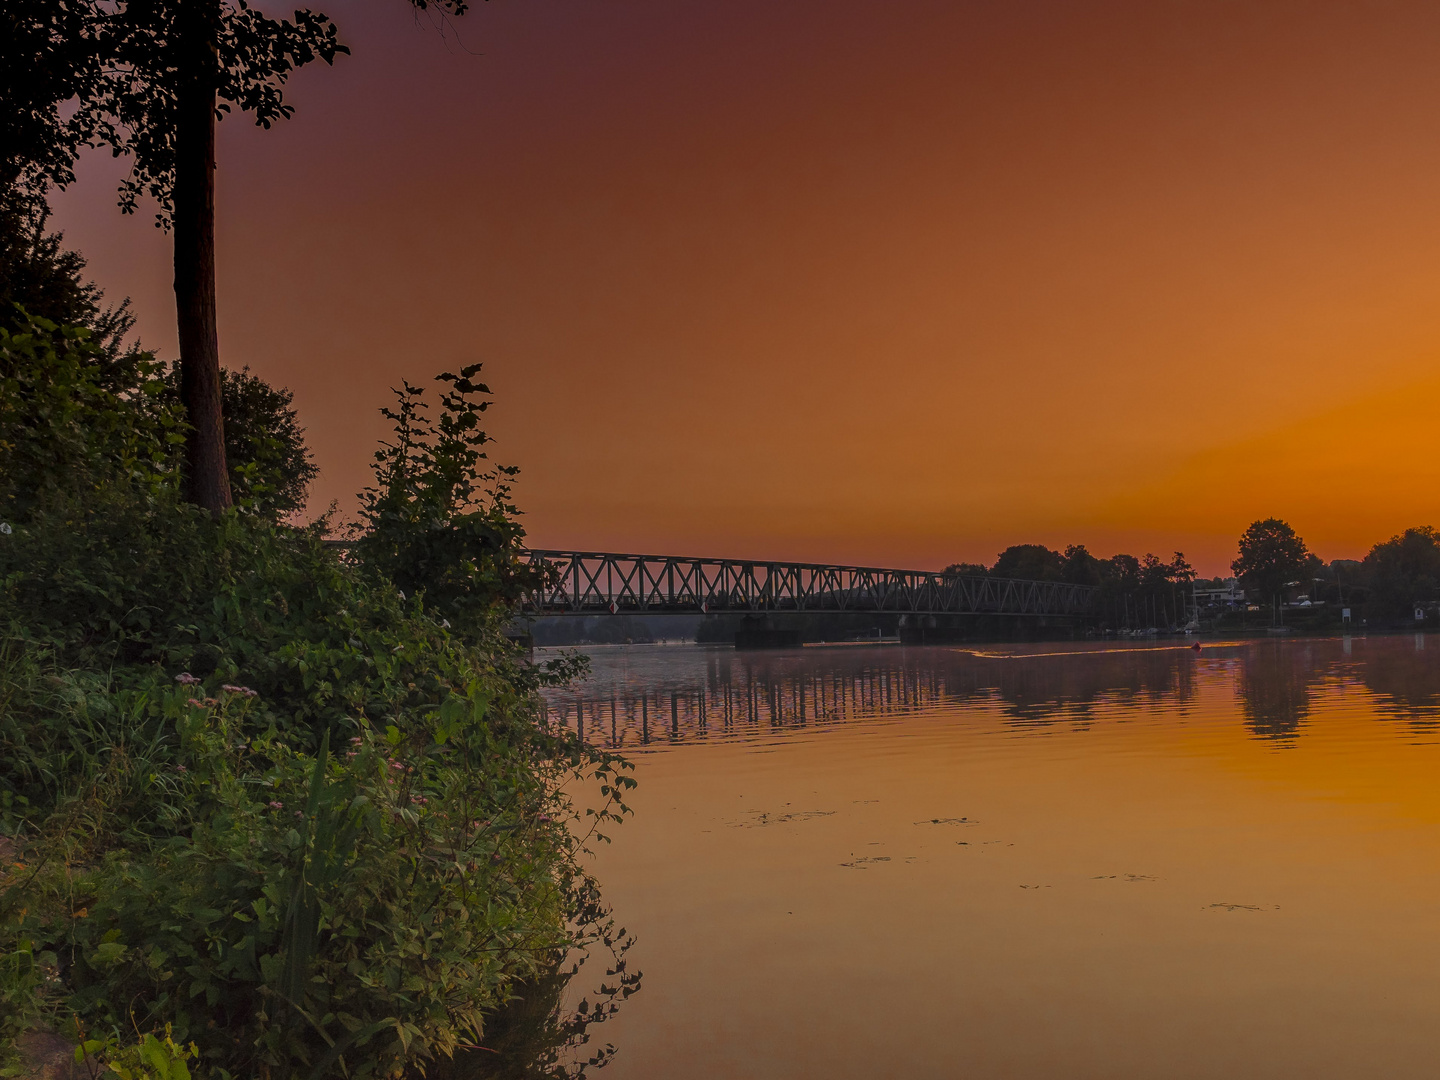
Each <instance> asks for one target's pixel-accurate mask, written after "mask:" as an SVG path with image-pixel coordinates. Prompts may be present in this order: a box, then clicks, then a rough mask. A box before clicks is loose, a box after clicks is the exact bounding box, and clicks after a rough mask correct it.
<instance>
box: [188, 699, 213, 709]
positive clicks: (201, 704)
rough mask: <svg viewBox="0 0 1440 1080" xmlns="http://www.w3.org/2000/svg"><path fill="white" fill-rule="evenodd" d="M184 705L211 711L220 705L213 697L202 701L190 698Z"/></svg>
mask: <svg viewBox="0 0 1440 1080" xmlns="http://www.w3.org/2000/svg"><path fill="white" fill-rule="evenodd" d="M185 704H187V705H194V706H195V708H197V709H213V708H214V707H215V706H216V705H219V704H220V703H219V702H218V701H216V700H215V699H214V698H213V697H207V698H204V699H201V698H193V697H192V698H191V699H190V700H189V701H187V702H186V703H185Z"/></svg>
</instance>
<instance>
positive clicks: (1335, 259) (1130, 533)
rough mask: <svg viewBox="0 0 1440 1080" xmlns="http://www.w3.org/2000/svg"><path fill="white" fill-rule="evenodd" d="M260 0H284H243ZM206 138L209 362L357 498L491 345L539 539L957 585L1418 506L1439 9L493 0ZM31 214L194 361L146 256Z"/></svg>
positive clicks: (1377, 525) (1425, 431)
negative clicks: (397, 419) (248, 380)
mask: <svg viewBox="0 0 1440 1080" xmlns="http://www.w3.org/2000/svg"><path fill="white" fill-rule="evenodd" d="M258 6H259V7H260V8H261V9H262V10H265V11H267V12H269V13H271V14H282V13H285V7H284V5H276V4H271V3H266V2H261V3H260V4H259V5H258ZM321 6H322V7H323V8H324V10H326V11H327V12H328V13H329V14H331V15H332V16H334V17H335V19H336V20H337V22H338V23H339V24H340V27H341V32H342V39H343V40H345V41H346V42H347V43H348V44H349V45H350V46H351V48H352V49H353V51H354V55H353V56H350V57H342V58H341V59H340V60H339V62H338V63H337V65H336V67H335V69H333V70H330V69H326V68H324V67H323V65H316V66H315V67H312V68H309V69H306V70H305V71H303V72H302V73H301V74H300V75H299V76H298V77H297V78H296V79H295V80H294V81H293V82H292V87H291V94H290V99H291V101H292V103H293V104H294V105H295V106H296V107H297V113H296V116H295V118H294V119H293V120H291V121H289V122H287V123H285V124H283V125H281V126H280V127H279V128H277V129H275V130H272V131H270V132H263V131H259V130H258V129H256V128H254V127H253V126H251V125H250V123H249V122H248V121H247V120H245V119H243V118H236V117H232V118H230V119H228V120H226V121H225V122H224V123H222V124H221V125H220V169H219V173H218V187H219V200H220V203H219V205H220V211H219V213H220V216H219V240H218V245H219V280H220V343H221V352H222V357H223V358H224V361H225V363H226V364H227V365H228V366H232V367H238V366H240V365H242V364H248V365H250V367H251V368H252V369H253V370H255V371H256V372H258V373H259V374H261V375H263V376H264V377H266V378H267V379H270V380H272V381H277V382H281V383H284V384H286V385H288V386H290V387H291V388H293V390H294V391H295V397H296V402H297V404H298V406H299V408H300V411H301V415H302V419H303V421H304V423H305V424H306V426H307V428H308V429H309V433H310V439H311V442H312V445H313V447H314V450H315V454H316V457H317V459H318V463H319V465H320V467H321V469H322V475H321V479H320V480H319V482H318V484H317V485H316V488H315V491H314V496H313V498H312V503H311V509H312V511H317V512H318V511H319V510H322V509H323V508H324V507H325V505H326V504H327V503H328V502H330V501H331V500H337V501H338V502H339V504H340V508H341V510H342V512H343V511H345V510H347V509H349V508H350V507H352V506H353V500H352V493H353V492H354V491H355V490H357V489H358V488H359V487H361V486H362V485H363V484H364V483H365V482H366V480H367V477H368V466H369V454H370V451H371V450H372V449H373V447H374V444H375V442H376V440H377V439H378V438H380V437H381V436H382V435H383V434H384V432H385V425H384V422H383V420H381V418H380V417H379V416H378V414H377V412H376V410H377V408H378V407H379V406H381V405H383V404H386V403H387V398H388V390H387V388H388V387H390V386H392V385H397V384H398V383H399V381H400V380H401V379H402V378H408V379H410V380H412V381H420V380H422V379H426V378H428V377H429V376H430V375H432V374H433V373H435V372H437V371H439V370H442V369H445V368H452V367H455V366H457V365H460V364H464V363H466V362H469V361H472V360H482V361H484V363H485V372H486V376H487V381H488V382H489V383H490V385H491V387H492V388H493V389H494V391H495V392H496V395H497V403H496V405H495V406H494V408H493V409H492V410H491V412H490V413H488V414H487V415H488V417H489V418H490V428H491V431H492V433H493V434H494V435H495V437H496V439H497V443H496V446H495V447H494V456H495V457H496V458H497V459H499V460H502V461H505V462H508V463H513V464H517V465H519V466H520V467H521V469H522V474H521V477H520V482H519V486H518V488H517V494H518V498H519V501H520V503H521V505H522V506H523V507H524V509H525V510H526V514H527V516H526V523H527V527H528V529H529V533H530V541H531V542H532V543H533V544H535V545H537V546H547V547H549V546H576V547H582V548H587V549H617V550H638V551H652V552H676V553H686V554H705V555H710V554H714V555H733V556H738V557H754V558H766V557H775V558H781V557H783V558H796V559H805V560H812V561H846V562H850V561H858V562H867V563H872V564H881V565H899V566H916V567H939V566H943V565H944V564H946V563H949V562H952V561H958V560H973V561H986V562H989V561H992V560H993V559H994V557H995V554H996V553H997V552H998V551H1000V550H1001V549H1002V548H1003V547H1005V546H1007V545H1008V544H1011V543H1020V542H1043V543H1048V544H1050V545H1052V546H1062V545H1064V544H1065V543H1071V542H1083V543H1085V544H1087V545H1089V547H1090V548H1091V550H1092V551H1094V552H1096V553H1097V554H1101V555H1109V554H1111V553H1113V552H1115V551H1116V550H1128V551H1134V552H1135V553H1137V554H1138V553H1141V552H1143V551H1145V550H1155V551H1157V552H1159V553H1161V554H1162V555H1166V556H1168V554H1169V552H1170V551H1172V550H1174V549H1177V548H1178V549H1180V550H1183V551H1184V552H1185V553H1186V554H1187V555H1188V556H1189V557H1190V558H1191V560H1192V561H1193V562H1194V563H1196V565H1197V566H1198V568H1199V569H1200V570H1202V572H1206V573H1218V572H1221V571H1222V570H1223V569H1224V568H1225V566H1226V564H1228V562H1229V561H1230V559H1231V558H1232V557H1233V555H1234V543H1235V538H1236V537H1237V536H1238V534H1239V532H1240V531H1241V530H1242V529H1243V528H1244V526H1245V525H1246V524H1247V523H1248V522H1250V521H1251V520H1252V519H1254V518H1256V517H1261V516H1270V515H1279V516H1282V517H1285V518H1286V519H1288V520H1289V521H1290V522H1291V523H1292V524H1294V525H1295V526H1296V528H1297V529H1298V530H1299V531H1300V532H1301V534H1302V535H1303V536H1304V537H1305V538H1306V539H1307V540H1308V541H1309V543H1310V545H1311V547H1312V548H1314V549H1315V550H1316V551H1317V552H1318V553H1320V554H1321V555H1322V556H1323V557H1325V558H1327V559H1329V558H1337V557H1360V556H1363V554H1364V553H1365V551H1366V550H1367V549H1368V548H1369V546H1370V544H1372V543H1373V542H1375V541H1376V540H1380V539H1384V538H1386V537H1388V536H1390V535H1392V534H1393V533H1395V532H1398V531H1399V530H1401V529H1403V528H1405V527H1406V526H1410V525H1417V524H1428V523H1435V524H1440V5H1436V4H1434V3H1424V2H1414V3H1358V2H1353V0H1352V2H1344V3H1330V2H1324V0H1308V2H1304V3H1283V2H1264V0H1244V2H1224V0H1220V2H1217V0H1205V2H1201V0H1165V2H1160V0H1138V2H1133V3H1103V2H1092V3H1082V2H1074V3H1062V2H1024V0H1015V2H1006V3H1001V2H993V3H961V2H957V0H933V2H932V0H897V2H890V3H881V2H878V0H865V2H861V0H725V2H723V3H722V2H716V0H707V2H701V0H492V2H490V3H481V4H477V5H476V7H475V8H474V9H473V10H472V11H471V12H470V13H469V14H467V15H466V16H465V17H463V18H462V19H460V20H458V21H457V22H456V23H455V24H454V25H453V26H452V27H449V28H445V29H444V32H443V33H442V32H441V31H440V30H439V29H437V27H436V25H435V24H434V23H433V22H432V21H430V20H429V19H427V18H424V17H422V18H420V19H418V20H417V19H416V17H415V16H414V15H413V14H411V12H410V11H409V9H408V7H407V5H406V4H405V3H403V2H402V0H363V2H362V0H341V2H331V3H328V4H325V5H321ZM125 169H126V165H125V164H124V163H123V162H115V161H112V160H111V159H109V158H108V157H105V156H102V155H99V154H97V155H94V156H92V157H89V158H87V159H85V162H84V164H83V167H82V169H81V180H80V182H79V183H78V184H77V185H76V186H74V187H73V188H71V189H70V190H69V191H68V192H65V193H63V194H61V195H58V196H57V197H56V198H55V199H54V205H55V208H56V213H55V218H54V224H55V225H56V226H57V227H59V228H62V229H64V230H65V232H66V234H67V237H68V239H69V241H70V242H71V243H72V244H73V245H74V246H76V247H78V248H80V249H81V250H82V251H83V252H84V253H85V255H86V256H87V257H88V258H89V259H90V264H91V271H92V273H93V274H94V275H95V277H96V278H97V280H98V281H99V282H100V283H101V284H102V285H103V286H104V287H105V288H106V289H107V290H108V291H109V293H110V294H111V295H112V296H117V295H126V294H128V295H130V296H131V297H133V299H134V303H135V305H136V308H137V311H138V313H139V315H140V325H139V330H140V334H141V337H142V339H143V341H144V342H145V343H146V344H147V345H149V346H151V347H153V348H156V349H158V350H159V351H160V352H161V353H162V355H166V356H173V355H174V353H175V331H174V326H173V318H174V306H173V299H172V296H171V293H170V284H169V283H170V274H169V261H168V260H169V251H168V238H167V237H166V236H164V235H163V234H160V233H159V232H158V231H157V230H155V229H154V228H153V227H152V225H151V218H150V215H149V213H148V212H146V213H142V214H141V215H139V216H138V217H135V218H122V217H121V216H120V214H119V213H118V211H117V210H116V209H115V205H114V204H115V199H114V187H115V183H116V181H117V180H118V178H119V177H120V176H121V175H123V173H124V171H125Z"/></svg>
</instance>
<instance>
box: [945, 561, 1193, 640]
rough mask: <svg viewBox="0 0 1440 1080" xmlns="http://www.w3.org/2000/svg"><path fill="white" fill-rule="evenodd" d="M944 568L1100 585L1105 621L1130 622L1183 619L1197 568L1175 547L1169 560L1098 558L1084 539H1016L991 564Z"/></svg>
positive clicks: (1168, 622)
mask: <svg viewBox="0 0 1440 1080" xmlns="http://www.w3.org/2000/svg"><path fill="white" fill-rule="evenodd" d="M945 571H946V573H961V574H977V575H984V576H988V577H1001V578H1021V579H1024V580H1027V581H1063V582H1068V583H1069V584H1071V585H1092V586H1095V587H1097V588H1098V589H1099V590H1100V610H1101V611H1102V612H1104V613H1105V617H1106V619H1107V621H1110V622H1112V623H1113V624H1114V625H1116V626H1128V627H1141V626H1144V627H1150V626H1156V627H1160V626H1174V625H1177V624H1178V623H1180V622H1183V621H1184V615H1185V611H1186V604H1187V603H1188V601H1187V599H1186V596H1187V594H1188V591H1189V584H1190V582H1192V581H1194V580H1195V568H1194V567H1193V566H1191V565H1190V564H1189V562H1187V561H1186V559H1185V556H1184V554H1183V553H1181V552H1179V551H1177V552H1175V554H1174V556H1173V557H1172V558H1171V559H1170V560H1168V561H1166V560H1163V559H1161V558H1160V557H1159V556H1157V555H1154V554H1150V553H1147V554H1145V555H1144V556H1143V557H1141V558H1136V557H1135V556H1134V555H1125V554H1120V555H1112V556H1110V557H1109V558H1108V559H1102V558H1099V557H1097V556H1095V555H1092V554H1091V553H1090V551H1089V549H1087V548H1086V547H1085V545H1084V544H1071V545H1070V546H1069V547H1067V548H1066V549H1065V550H1064V551H1053V550H1051V549H1050V548H1047V547H1046V546H1045V545H1043V544H1014V545H1012V546H1010V547H1008V548H1006V549H1005V550H1004V551H1002V552H1001V553H1000V556H999V558H997V559H996V560H995V563H994V565H993V566H988V567H987V566H984V565H982V564H979V563H953V564H952V565H950V566H947V567H946V568H945Z"/></svg>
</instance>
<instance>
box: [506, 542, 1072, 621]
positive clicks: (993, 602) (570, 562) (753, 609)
mask: <svg viewBox="0 0 1440 1080" xmlns="http://www.w3.org/2000/svg"><path fill="white" fill-rule="evenodd" d="M527 555H528V558H529V560H530V561H531V562H532V563H545V564H547V565H549V566H550V567H552V568H553V569H554V571H555V576H554V578H553V579H552V582H553V583H552V584H551V585H550V586H548V587H547V588H545V589H543V590H540V591H539V592H537V593H535V594H532V595H531V596H530V597H528V598H527V600H526V602H525V604H524V607H523V609H522V611H523V613H525V614H529V615H606V614H609V615H617V614H695V613H702V614H703V613H719V612H739V613H745V614H754V615H768V614H776V613H783V612H789V613H802V612H804V613H808V612H865V613H875V612H893V613H897V614H903V615H1022V616H1036V617H1043V616H1070V617H1078V616H1085V615H1090V614H1093V610H1092V609H1093V605H1094V602H1095V597H1096V593H1097V592H1098V590H1097V589H1095V588H1094V587H1093V586H1089V585H1070V584H1066V583H1064V582H1055V581H1022V580H1017V579H1014V578H993V577H980V576H971V575H967V574H943V573H934V572H931V571H925V570H886V569H881V568H879V567H873V566H828V565H824V564H821V563H791V562H760V561H755V560H741V559H697V558H689V557H681V556H676V555H619V554H615V553H612V552H599V551H530V552H528V553H527Z"/></svg>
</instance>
